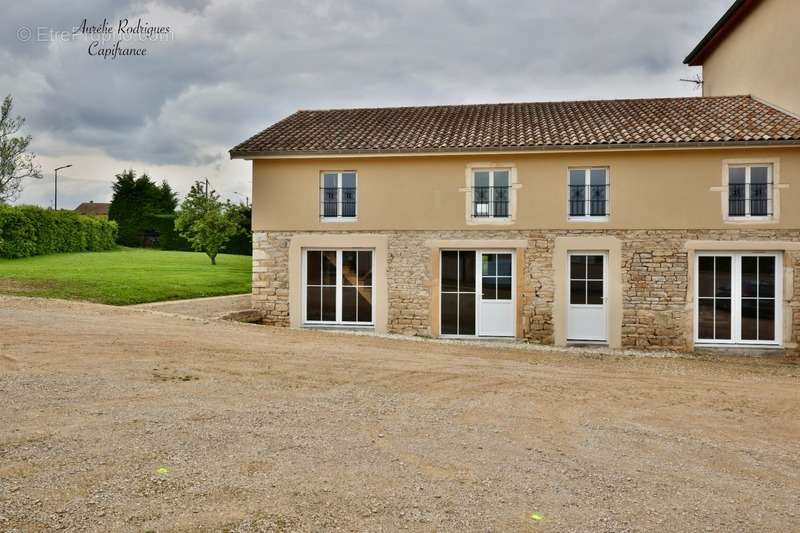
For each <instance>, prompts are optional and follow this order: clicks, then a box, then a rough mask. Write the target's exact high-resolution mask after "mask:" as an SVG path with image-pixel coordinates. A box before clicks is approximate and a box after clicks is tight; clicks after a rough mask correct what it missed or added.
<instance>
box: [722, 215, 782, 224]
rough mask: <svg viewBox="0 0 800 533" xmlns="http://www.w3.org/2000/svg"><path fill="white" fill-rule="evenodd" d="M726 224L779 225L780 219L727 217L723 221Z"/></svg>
mask: <svg viewBox="0 0 800 533" xmlns="http://www.w3.org/2000/svg"><path fill="white" fill-rule="evenodd" d="M723 222H725V224H777V223H778V219H777V218H775V217H750V216H744V217H726V218H725V219H723Z"/></svg>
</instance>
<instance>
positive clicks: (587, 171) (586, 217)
mask: <svg viewBox="0 0 800 533" xmlns="http://www.w3.org/2000/svg"><path fill="white" fill-rule="evenodd" d="M576 170H581V171H583V172H584V175H583V185H584V199H583V201H584V208H583V211H584V213H586V214H583V215H572V214H571V209H570V208H571V206H570V203H571V202H570V192H571V191H572V189H571V185H572V184H571V182H570V176H571V174H572V172H574V171H576ZM592 170H604V171H605V173H606V214H605V215H592V214H591V212H592V199H591V188H590V185H591V183H592V177H591V176H592ZM610 212H611V167H609V166H589V167H569V168H568V169H567V219H568V220H569V221H570V222H608V217H609V213H610Z"/></svg>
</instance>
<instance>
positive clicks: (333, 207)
mask: <svg viewBox="0 0 800 533" xmlns="http://www.w3.org/2000/svg"><path fill="white" fill-rule="evenodd" d="M320 216H321V217H322V218H354V217H355V216H356V188H355V187H320Z"/></svg>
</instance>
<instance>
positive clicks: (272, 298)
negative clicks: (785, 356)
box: [253, 229, 800, 349]
mask: <svg viewBox="0 0 800 533" xmlns="http://www.w3.org/2000/svg"><path fill="white" fill-rule="evenodd" d="M374 233H384V234H386V235H388V236H389V257H388V261H387V263H388V273H387V274H388V276H387V277H388V291H389V325H388V327H389V331H391V332H395V333H402V334H407V335H422V336H429V335H430V334H431V327H430V324H431V317H430V294H431V293H430V291H431V287H435V286H436V282H435V280H431V268H432V258H431V250H430V248H428V247H426V246H425V241H426V240H430V239H525V240H527V241H528V243H529V245H528V246H529V247H528V249H527V250H526V253H525V272H524V291H523V295H522V298H523V300H522V309H523V323H524V330H525V331H524V334H525V337H526V338H527V339H528V340H530V341H532V342H537V343H543V344H552V343H553V313H552V306H553V299H554V293H555V287H554V283H553V251H554V246H555V240H556V238H557V237H560V236H578V235H593V236H599V235H613V236H615V237H617V238H619V239H620V240H621V241H622V270H623V272H622V292H623V295H622V297H623V320H622V344H623V346H629V347H638V348H651V347H652V348H675V349H686V348H687V347H688V346H690V345H691V336H692V315H691V313H692V311H691V294H690V291H689V287H688V284H689V265H688V256H687V251H686V248H685V244H686V241H688V240H701V239H702V240H732V241H733V240H739V241H742V240H744V241H746V240H759V241H764V240H782V241H798V240H800V231H791V230H759V229H733V230H717V231H700V230H697V231H694V230H693V231H683V230H680V231H679V230H620V231H609V230H586V231H582V230H572V231H547V230H531V231H515V230H496V231H491V230H490V231H482V230H479V231H443V232H431V231H395V232H374ZM292 235H293V233H291V232H256V233H254V234H253V247H254V250H253V304H254V306H255V307H257V308H258V309H260V310H261V311H262V312H263V313H264V315H265V321H266V323H268V324H272V325H281V326H287V325H288V324H289V303H288V300H289V270H288V260H289V242H290V240H291V237H292ZM798 259H800V254H798V253H797V252H791V253H789V254H787V255H786V256H785V257H784V266H785V267H791V266H793V265H794V264H795V263H796V262H797V260H798ZM565 268H566V266H565ZM794 277H795V283H794V285H795V286H797V287H800V269H795V270H794ZM788 289H789V287H785V288H784V291H786V290H788ZM790 316H791V320H792V321H793V324H794V327H793V331H794V336H795V338H793V339H784V342H787V343H790V342H796V337H797V333H798V330H800V301H797V300H795V299H793V300H792V307H791V313H790Z"/></svg>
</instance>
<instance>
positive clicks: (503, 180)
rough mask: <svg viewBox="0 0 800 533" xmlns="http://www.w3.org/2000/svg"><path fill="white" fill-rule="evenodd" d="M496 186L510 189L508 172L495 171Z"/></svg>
mask: <svg viewBox="0 0 800 533" xmlns="http://www.w3.org/2000/svg"><path fill="white" fill-rule="evenodd" d="M494 186H495V187H508V170H495V171H494Z"/></svg>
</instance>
